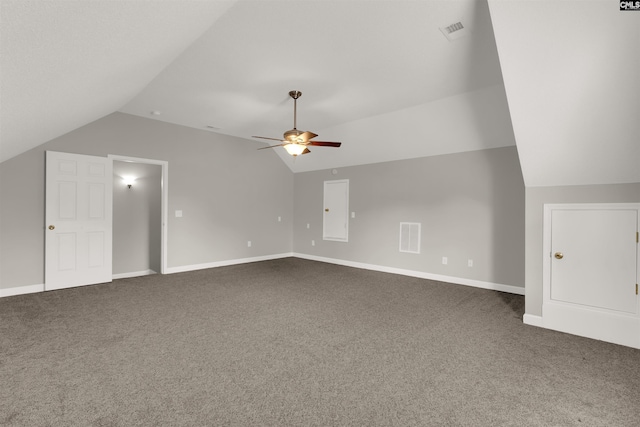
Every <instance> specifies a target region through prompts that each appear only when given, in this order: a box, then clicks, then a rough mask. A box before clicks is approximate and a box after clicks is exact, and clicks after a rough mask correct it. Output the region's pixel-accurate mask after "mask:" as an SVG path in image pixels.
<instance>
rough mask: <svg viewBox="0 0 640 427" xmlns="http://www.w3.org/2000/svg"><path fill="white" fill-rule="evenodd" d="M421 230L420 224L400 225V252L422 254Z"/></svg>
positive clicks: (403, 223)
mask: <svg viewBox="0 0 640 427" xmlns="http://www.w3.org/2000/svg"><path fill="white" fill-rule="evenodd" d="M420 228H421V224H420V223H419V222H401V223H400V252H407V253H410V254H419V253H420V234H421V233H420Z"/></svg>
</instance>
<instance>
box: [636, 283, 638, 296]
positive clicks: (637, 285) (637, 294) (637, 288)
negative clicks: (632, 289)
mask: <svg viewBox="0 0 640 427" xmlns="http://www.w3.org/2000/svg"><path fill="white" fill-rule="evenodd" d="M636 295H638V284H637V283H636Z"/></svg>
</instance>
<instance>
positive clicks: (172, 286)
mask: <svg viewBox="0 0 640 427" xmlns="http://www.w3.org/2000/svg"><path fill="white" fill-rule="evenodd" d="M523 305H524V298H523V297H522V296H518V295H511V294H505V293H499V292H494V291H488V290H482V289H475V288H470V287H466V286H460V285H451V284H445V283H439V282H433V281H428V280H422V279H415V278H410V277H403V276H395V275H391V274H384V273H378V272H371V271H365V270H358V269H352V268H347V267H340V266H335V265H330V264H324V263H318V262H313V261H307V260H301V259H294V258H288V259H282V260H275V261H267V262H260V263H253V264H246V265H239V266H232V267H224V268H217V269H211V270H202V271H196V272H189V273H182V274H174V275H168V276H147V277H142V278H135V279H122V280H117V281H114V282H113V283H112V284H104V285H97V286H88V287H83V288H75V289H69V290H62V291H55V292H46V293H41V294H32V295H23V296H16V297H9V298H3V299H0V338H1V346H2V347H1V349H0V356H1V358H0V425H3V426H136V425H143V426H637V425H639V422H640V351H639V350H634V349H631V348H626V347H622V346H617V345H613V344H607V343H603V342H599V341H593V340H589V339H586V338H579V337H575V336H570V335H565V334H561V333H557V332H553V331H548V330H544V329H540V328H535V327H530V326H527V325H524V324H523V323H522V315H523Z"/></svg>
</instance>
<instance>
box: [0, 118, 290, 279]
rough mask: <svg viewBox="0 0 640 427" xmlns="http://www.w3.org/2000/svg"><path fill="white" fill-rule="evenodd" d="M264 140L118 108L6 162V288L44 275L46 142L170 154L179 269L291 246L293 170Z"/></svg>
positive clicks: (99, 150)
mask: <svg viewBox="0 0 640 427" xmlns="http://www.w3.org/2000/svg"><path fill="white" fill-rule="evenodd" d="M261 146H263V145H262V144H258V143H254V142H251V141H248V140H245V139H240V138H234V137H229V136H225V135H220V134H216V133H213V132H208V131H204V130H203V131H200V130H197V129H192V128H187V127H183V126H177V125H172V124H168V123H163V122H160V121H156V120H151V119H145V118H141V117H137V116H132V115H128V114H122V113H114V114H111V115H109V116H106V117H104V118H102V119H100V120H97V121H95V122H93V123H91V124H89V125H86V126H83V127H81V128H79V129H76V130H74V131H73V132H70V133H68V134H66V135H63V136H61V137H59V138H56V139H54V140H52V141H50V142H48V143H46V144H43V145H41V146H39V147H37V148H35V149H33V150H30V151H28V152H26V153H23V154H21V155H19V156H17V157H14V158H12V159H9V160H7V161H5V162H2V163H0V200H1V201H2V204H1V205H0V219H1V220H0V288H11V287H16V286H27V285H38V284H42V283H44V164H45V163H44V159H45V155H44V152H45V150H53V151H62V152H70V153H77V154H89V155H96V156H104V157H106V156H107V155H108V154H117V155H123V156H132V157H141V158H148V159H153V160H166V161H168V162H169V187H168V188H169V200H168V202H169V219H168V228H169V233H168V238H167V244H168V267H169V268H171V267H180V266H190V265H194V264H203V263H210V262H216V261H224V260H230V259H239V258H249V257H257V256H263V255H272V254H278V253H287V252H291V250H292V214H293V173H292V172H291V171H290V170H289V168H287V166H286V165H285V164H284V163H283V162H282V160H281V159H280V158H279V157H278V156H277V154H276V153H275V152H273V151H272V150H261V151H257V148H258V147H261ZM175 210H182V211H183V212H184V216H183V217H182V218H176V217H175V216H174V215H173V213H174V212H175ZM278 216H281V217H282V222H277V218H278ZM247 240H252V242H253V246H252V247H251V248H248V247H247Z"/></svg>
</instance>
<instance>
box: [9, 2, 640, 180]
mask: <svg viewBox="0 0 640 427" xmlns="http://www.w3.org/2000/svg"><path fill="white" fill-rule="evenodd" d="M1 2H2V3H1V10H0V19H1V29H0V36H1V37H2V39H1V46H0V54H1V58H0V65H1V72H2V74H1V75H0V91H1V92H0V96H1V104H0V107H1V111H0V125H1V128H0V137H1V140H0V161H4V160H6V159H9V158H11V157H13V156H16V155H18V154H20V153H22V152H24V151H26V150H28V149H30V148H33V147H35V146H38V145H40V144H42V143H44V142H46V141H49V140H51V139H53V138H56V137H58V136H60V135H63V134H65V133H67V132H70V131H72V130H74V129H76V128H78V127H80V126H83V125H85V124H87V123H90V122H91V121H94V120H97V119H100V118H101V117H104V116H105V115H108V114H110V113H112V112H115V111H120V112H123V113H128V114H134V115H138V116H142V117H145V118H149V119H153V120H162V121H166V122H170V123H175V124H179V125H184V126H189V127H193V128H197V129H201V130H203V131H208V132H211V133H212V143H215V141H216V135H215V134H226V135H233V136H237V137H241V138H246V139H248V140H251V141H254V143H255V145H256V148H260V147H263V146H265V145H266V144H265V141H264V140H262V141H261V140H258V139H253V138H251V137H252V135H262V136H268V137H274V138H279V137H280V136H281V135H282V133H283V132H284V131H286V130H288V129H291V128H292V127H293V101H292V100H291V98H289V96H288V92H289V91H290V90H294V89H295V90H300V91H301V92H302V93H303V95H302V97H301V98H300V99H299V100H298V115H297V125H298V126H297V127H298V128H299V129H302V130H310V131H313V132H315V133H317V134H319V137H318V138H316V139H318V140H323V141H326V140H329V141H341V142H342V143H343V145H342V147H341V148H339V149H335V148H324V147H313V148H312V153H311V154H309V155H305V156H300V157H299V158H297V159H296V160H295V161H293V159H292V158H291V157H290V156H288V155H287V154H286V152H285V151H284V150H282V149H277V150H278V154H279V155H281V157H282V159H283V161H284V162H285V163H286V164H287V165H288V166H289V167H290V168H291V169H292V170H293V171H294V172H301V171H309V170H317V169H325V168H331V167H340V166H348V165H355V164H366V163H374V162H381V161H388V160H396V159H403V158H412V157H424V156H431V155H438V154H446V153H456V152H463V151H471V150H479V149H484V148H493V147H503V146H509V145H517V147H518V153H519V156H520V161H521V164H522V169H523V176H524V179H525V184H526V185H528V186H536V185H576V184H607V183H619V182H640V168H638V167H637V165H638V163H639V161H640V152H639V148H638V147H639V146H640V140H639V136H640V127H639V126H640V124H639V123H640V121H638V120H636V118H637V117H638V115H639V114H638V113H639V112H640V104H639V99H640V96H638V95H639V94H640V79H638V78H637V76H638V75H640V49H638V46H639V45H640V12H638V13H633V12H622V11H619V10H618V5H617V2H611V1H607V0H598V1H586V0H573V1H568V2H557V1H553V0H523V1H514V0H509V1H506V0H489V1H488V3H487V1H486V0H477V1H476V0H457V1H451V0H449V1H444V0H443V1H435V0H407V1H405V0H387V1H326V0H304V1H276V0H262V1H252V0H230V1H219V0H216V1H202V0H176V1H160V0H158V1H154V0H149V1H144V2H142V1H118V2H114V1H107V0H96V1H91V2H87V1H81V0H52V1H47V2H43V1H28V0H1ZM613 3H615V5H614V4H613ZM457 22H460V23H462V25H463V27H464V30H461V31H460V32H458V34H455V33H454V36H459V35H462V36H461V37H457V38H456V39H455V40H449V39H448V38H447V37H445V35H444V33H443V30H442V29H443V28H445V27H448V26H450V25H452V24H455V23H457ZM154 112H155V114H154ZM261 153H263V151H257V150H256V155H260V154H261Z"/></svg>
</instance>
